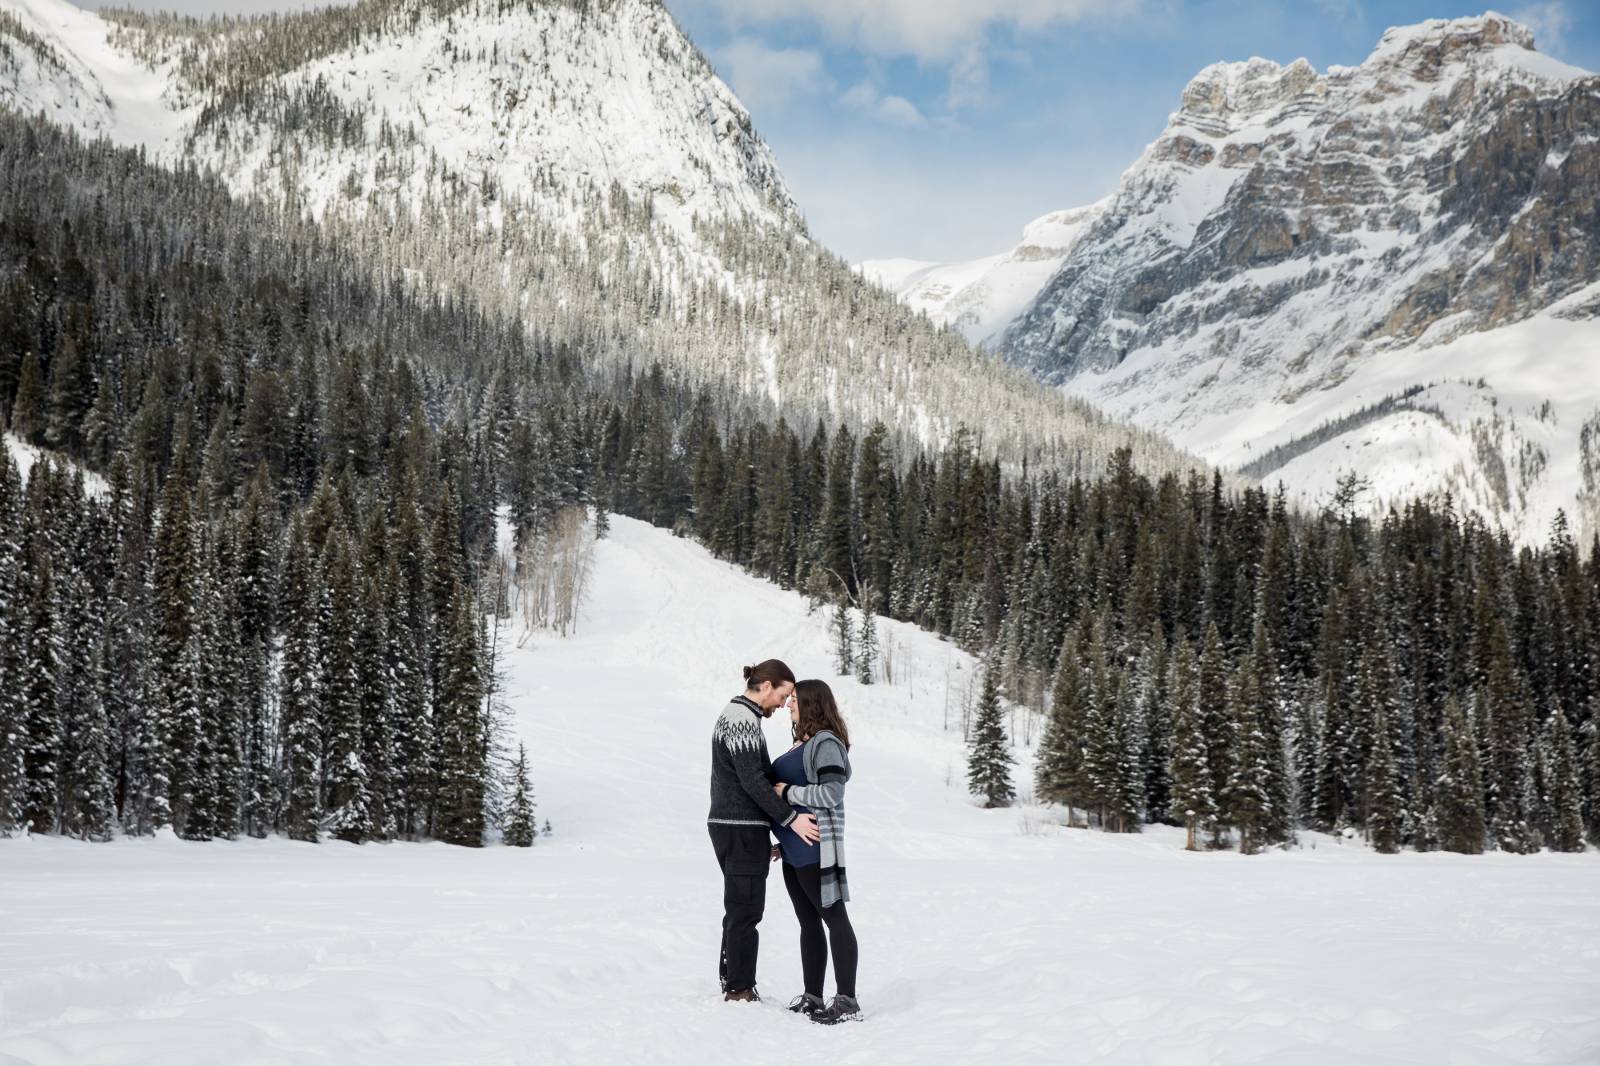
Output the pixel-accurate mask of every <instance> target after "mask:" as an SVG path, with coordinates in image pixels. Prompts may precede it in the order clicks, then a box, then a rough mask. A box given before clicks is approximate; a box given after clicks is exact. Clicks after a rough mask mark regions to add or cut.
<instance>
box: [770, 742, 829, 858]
mask: <svg viewBox="0 0 1600 1066" xmlns="http://www.w3.org/2000/svg"><path fill="white" fill-rule="evenodd" d="M805 751H806V748H805V745H804V744H796V745H795V746H794V747H793V748H790V749H789V750H788V751H786V752H784V753H783V754H782V755H780V756H778V757H777V758H776V759H774V760H772V773H773V776H775V777H776V778H777V779H778V780H779V781H782V782H784V783H785V784H788V785H803V784H805V783H806V758H805ZM795 810H797V811H799V812H800V813H801V814H810V813H811V808H810V807H800V806H796V807H795ZM772 831H773V833H775V834H776V835H777V837H778V847H780V848H782V849H783V861H784V862H786V863H788V864H789V865H790V866H816V865H817V864H818V863H820V862H822V845H821V844H807V843H806V842H805V841H804V840H801V839H800V834H798V833H796V832H795V831H794V830H793V829H790V828H789V827H788V826H786V825H778V824H777V823H776V822H774V823H773V825H772Z"/></svg>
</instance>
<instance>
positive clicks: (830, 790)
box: [783, 740, 846, 808]
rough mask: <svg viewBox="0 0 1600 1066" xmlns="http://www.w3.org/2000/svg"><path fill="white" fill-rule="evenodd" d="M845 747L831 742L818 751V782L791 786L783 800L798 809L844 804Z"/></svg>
mask: <svg viewBox="0 0 1600 1066" xmlns="http://www.w3.org/2000/svg"><path fill="white" fill-rule="evenodd" d="M844 760H845V754H844V746H843V745H841V744H840V743H839V742H838V741H836V740H834V741H829V742H827V743H826V744H823V745H822V746H821V747H820V748H819V749H818V751H817V780H816V781H815V782H813V783H807V784H804V785H791V786H789V787H788V788H786V789H784V790H783V798H784V799H786V800H788V801H789V802H790V803H792V804H794V805H795V806H797V807H812V808H820V807H838V806H841V805H842V804H843V803H844V783H845V777H846V775H845V761H844Z"/></svg>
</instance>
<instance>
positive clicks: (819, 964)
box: [772, 681, 861, 1025]
mask: <svg viewBox="0 0 1600 1066" xmlns="http://www.w3.org/2000/svg"><path fill="white" fill-rule="evenodd" d="M787 703H788V708H789V724H790V728H791V730H792V732H793V735H794V741H795V745H794V747H792V748H790V749H789V750H788V751H787V752H785V753H784V754H783V755H780V756H779V757H778V758H777V759H776V760H775V761H774V762H773V764H772V771H773V776H774V777H775V778H776V779H777V782H776V784H774V785H773V786H772V787H773V788H774V789H775V790H776V791H777V793H778V795H779V797H780V798H782V799H783V800H785V801H787V802H788V803H789V805H790V806H792V807H794V808H796V809H797V810H798V811H800V812H801V813H814V814H815V815H816V820H817V828H818V829H820V830H821V834H822V835H821V839H820V840H818V841H817V842H816V843H814V844H808V843H806V842H805V841H804V840H802V839H801V838H800V837H799V836H797V835H796V834H795V832H794V831H793V829H791V828H789V827H787V826H781V825H778V824H776V823H774V825H773V832H774V833H776V834H777V837H778V846H777V847H775V848H773V849H772V850H773V856H772V857H773V858H774V859H777V858H778V857H779V856H780V855H781V856H782V858H783V884H784V887H785V888H787V889H788V890H789V899H790V901H791V902H793V903H794V914H795V917H796V918H798V919H799V920H800V966H801V970H802V971H803V973H804V975H805V983H806V990H805V994H804V995H802V996H800V997H799V998H798V999H796V1000H795V1001H794V1002H793V1003H791V1004H789V1009H790V1010H792V1011H795V1012H797V1013H800V1014H805V1015H807V1016H809V1017H810V1018H811V1020H812V1021H814V1022H821V1023H822V1024H824V1025H834V1024H836V1023H838V1022H842V1021H847V1020H850V1019H854V1018H858V1017H860V1013H861V1006H860V1004H858V1003H857V1002H856V934H855V930H853V929H852V928H850V916H849V915H848V914H846V913H845V909H844V905H845V901H847V900H848V899H849V898H850V888H849V885H848V883H847V882H846V880H845V868H844V786H845V782H846V781H849V780H850V756H849V754H848V752H849V750H850V734H849V733H848V732H847V731H846V729H845V725H844V719H843V718H842V717H841V716H840V714H839V706H838V704H836V703H835V702H834V700H833V690H832V689H830V688H828V686H827V684H826V683H824V682H822V681H802V682H800V683H799V684H797V685H796V686H795V688H794V695H793V696H792V697H791V698H790V699H789V700H788V701H787ZM824 926H826V928H827V932H826V934H824V932H823V928H824ZM830 942H831V943H832V946H833V977H834V984H835V986H836V987H837V991H838V994H837V995H835V996H834V997H833V1000H832V1001H831V1002H829V1003H828V1004H827V1005H826V1006H824V1005H823V1002H822V979H823V977H824V975H825V974H826V973H827V969H828V946H829V943H830Z"/></svg>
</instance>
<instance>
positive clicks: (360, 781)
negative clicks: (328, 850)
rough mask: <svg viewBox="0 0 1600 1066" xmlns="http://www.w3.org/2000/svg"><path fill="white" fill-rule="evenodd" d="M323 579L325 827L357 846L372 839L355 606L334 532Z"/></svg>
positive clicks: (348, 569)
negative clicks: (325, 601) (325, 603)
mask: <svg viewBox="0 0 1600 1066" xmlns="http://www.w3.org/2000/svg"><path fill="white" fill-rule="evenodd" d="M324 574H325V578H324V580H325V582H326V589H327V599H328V620H327V624H326V625H325V626H323V627H319V636H320V637H321V641H320V647H319V654H318V659H319V661H320V666H321V678H320V683H319V685H318V689H319V692H320V695H321V702H322V723H323V752H324V759H325V764H324V766H325V770H324V780H325V786H326V808H325V809H326V816H325V824H326V827H327V829H328V831H329V832H330V833H332V834H333V835H334V836H336V837H338V838H339V839H340V840H347V841H349V842H350V843H353V844H359V843H361V842H362V841H364V840H366V839H367V838H368V837H370V836H371V835H372V833H373V824H372V809H371V797H370V796H369V794H368V789H367V784H368V782H367V767H366V762H365V760H364V759H363V758H362V755H363V744H362V735H361V726H362V717H361V710H362V708H361V689H360V674H359V667H358V665H357V662H356V626H357V611H358V609H359V604H358V600H357V592H356V588H355V566H354V562H353V560H352V559H351V557H350V545H349V538H348V535H347V534H346V533H345V531H344V530H343V529H335V530H334V531H333V533H332V535H331V536H330V538H329V540H328V547H327V552H326V562H325V564H324Z"/></svg>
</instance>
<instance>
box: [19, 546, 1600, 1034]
mask: <svg viewBox="0 0 1600 1066" xmlns="http://www.w3.org/2000/svg"><path fill="white" fill-rule="evenodd" d="M826 624H827V619H826V618H825V617H824V616H823V615H821V614H819V615H816V616H807V615H806V613H805V610H804V604H803V602H802V601H801V600H800V599H799V598H798V597H797V596H795V595H793V594H790V593H785V592H782V591H780V590H777V589H775V588H773V587H771V586H768V585H766V584H764V583H762V582H758V581H755V580H752V579H750V578H747V577H745V576H744V575H742V574H740V573H739V572H737V571H735V570H734V569H732V568H731V567H728V566H726V565H724V564H722V563H719V562H716V561H714V560H712V559H710V558H709V557H708V556H707V555H706V554H705V553H704V552H703V551H702V550H701V549H699V548H698V547H696V546H695V545H693V544H691V543H688V542H686V541H683V540H677V539H674V538H672V537H671V536H669V535H668V534H666V533H664V532H661V531H657V530H652V529H649V528H648V527H645V526H643V525H641V524H639V523H636V522H632V521H628V520H626V519H622V518H617V519H616V520H615V522H614V525H613V531H612V534H611V537H610V538H609V539H607V540H606V541H604V542H602V543H601V544H600V545H599V550H598V552H597V568H596V571H595V574H594V579H593V585H592V596H591V599H590V603H589V607H588V610H587V611H586V612H585V615H584V619H583V625H582V626H581V627H580V631H579V633H578V635H577V636H575V637H573V638H571V639H568V640H565V641H557V640H554V639H548V638H539V639H536V640H533V641H531V642H529V643H528V644H527V645H526V646H525V647H523V648H521V649H518V650H516V651H515V652H513V653H512V655H511V661H510V666H509V669H510V673H511V679H510V680H511V692H510V695H511V699H512V701H513V704H514V707H515V709H516V721H517V725H518V728H519V731H520V732H521V734H522V736H523V737H524V738H525V739H526V741H527V743H528V746H529V751H530V757H531V759H532V761H533V764H534V779H535V785H536V788H537V791H538V801H539V812H538V813H539V816H540V818H541V819H544V818H546V817H548V818H549V819H550V821H551V822H552V823H553V825H554V828H555V833H554V835H553V836H552V837H549V838H545V839H541V841H540V842H539V844H538V846H537V847H535V848H533V849H530V850H518V849H511V848H502V847H490V848H485V849H483V850H481V851H468V850H464V849H459V848H451V847H448V846H446V845H389V846H370V845H369V846H366V847H355V846H351V845H345V844H339V843H336V842H328V843H323V844H321V845H308V844H297V843H291V842H289V841H285V840H269V841H253V840H246V841H239V842H235V843H211V844H188V843H184V842H180V841H177V840H173V839H161V840H155V841H149V840H139V841H118V842H116V843H113V844H109V845H86V844H79V843H74V842H71V841H63V840H58V839H47V838H35V839H31V840H26V841H4V842H0V1063H3V1064H14V1063H29V1064H38V1066H55V1064H65V1063H74V1064H76V1063H146V1062H150V1063H156V1062H159V1063H161V1064H163V1066H180V1064H186V1063H197V1064H198V1063H206V1064H212V1063H269V1062H270V1063H314V1062H336V1063H341V1064H346V1063H427V1064H430V1066H431V1064H438V1063H474V1064H483V1063H540V1064H542V1063H569V1062H571V1063H577V1062H581V1063H586V1064H587V1063H619V1064H620V1063H626V1064H634V1063H690V1062H694V1063H716V1062H734V1061H740V1062H773V1061H777V1060H779V1059H782V1060H783V1061H786V1062H808V1061H830V1062H838V1063H871V1064H877V1063H902V1062H903V1063H918V1064H929V1063H940V1062H956V1061H962V1062H966V1061H980V1062H994V1063H1007V1064H1010V1063H1032V1062H1039V1063H1062V1062H1084V1063H1088V1062H1094V1063H1119V1064H1120V1063H1129V1064H1135V1063H1136V1064H1145V1063H1149V1064H1156V1066H1191V1064H1194V1066H1198V1064H1210V1063H1216V1064H1223V1063H1226V1064H1229V1066H1234V1064H1248V1063H1271V1064H1273V1066H1289V1064H1313V1063H1315V1064H1329V1066H1350V1064H1357V1063H1361V1064H1366V1063H1396V1064H1400V1063H1404V1064H1408V1066H1412V1064H1419V1063H1427V1064H1434V1063H1437V1064H1450V1066H1478V1064H1491V1063H1566V1064H1574V1066H1576V1064H1580V1063H1587V1064H1593V1063H1595V1062H1596V1061H1600V1008H1597V1007H1596V1004H1597V1003H1600V940H1597V939H1596V937H1595V930H1596V929H1597V928H1600V891H1597V890H1600V856H1596V855H1595V854H1594V853H1593V852H1590V853H1589V854H1586V855H1576V856H1564V855H1543V856H1538V857H1534V858H1513V857H1507V856H1496V855H1490V856H1484V857H1479V858H1466V857H1460V856H1448V855H1403V856H1397V857H1382V856H1377V855H1374V854H1373V853H1371V852H1369V851H1367V850H1366V849H1365V848H1363V847H1362V846H1360V845H1359V844H1354V843H1347V844H1340V843H1338V842H1336V841H1334V840H1332V839H1330V838H1327V837H1307V839H1306V845H1307V846H1306V847H1305V848H1303V849H1302V850H1300V851H1296V852H1290V853H1274V854H1269V855H1264V856H1258V857H1254V858H1248V859H1246V858H1242V857H1240V856H1238V855H1236V854H1233V853H1226V854H1187V853H1185V852H1183V851H1182V850H1181V838H1180V837H1179V835H1178V834H1176V833H1173V832H1167V831H1153V832H1147V833H1145V834H1143V835H1140V836H1135V837H1109V836H1104V835H1100V834H1097V833H1089V832H1086V831H1081V830H1067V829H1064V828H1060V827H1058V826H1055V825H1051V824H1047V822H1048V818H1049V816H1048V815H1047V814H1046V812H1042V811H1039V810H1037V809H1032V808H1023V809H1011V810H999V811H983V810H980V809H978V808H977V807H975V806H974V805H973V804H972V802H971V801H969V800H968V799H967V797H966V796H965V793H964V789H963V788H962V787H961V778H962V752H961V748H960V744H959V737H960V733H959V724H958V723H959V706H958V703H959V701H958V700H956V701H952V702H951V713H952V723H953V725H954V731H953V732H945V731H944V730H943V729H942V725H943V719H944V715H945V711H946V706H947V704H946V698H945V692H946V688H947V685H949V686H953V687H954V688H955V689H957V690H958V691H959V690H961V689H962V688H963V687H964V686H965V685H966V683H967V681H968V680H969V679H970V678H971V676H972V675H971V663H970V661H969V660H967V659H966V658H965V657H964V656H961V655H959V654H958V653H955V652H953V651H952V650H951V649H950V648H949V646H948V645H946V644H942V643H940V642H939V641H938V640H936V639H934V638H931V637H929V636H928V635H927V634H923V633H920V632H918V631H916V630H915V629H911V628H907V627H903V626H890V625H885V626H884V629H883V632H884V636H885V638H886V643H887V644H888V645H889V646H890V647H891V648H892V649H893V653H894V657H895V661H894V669H895V672H896V678H897V680H896V683H895V684H893V685H882V686H874V687H873V688H870V689H863V688H860V687H858V686H857V685H855V684H854V683H853V682H847V681H840V682H839V683H837V684H836V685H835V690H836V692H838V694H839V696H840V699H841V703H842V705H843V708H844V710H845V713H846V715H847V716H848V718H849V721H850V724H851V728H852V733H853V739H854V741H855V747H854V751H853V752H852V758H853V761H854V763H855V778H854V780H853V781H852V783H851V785H850V800H849V803H850V834H851V838H850V839H851V843H850V854H851V860H852V862H851V886H852V890H853V891H854V893H855V897H856V898H855V900H854V901H852V903H851V904H850V908H851V911H852V914H853V916H854V919H855V924H856V928H857V932H858V934H859V937H860V941H861V952H862V956H861V957H862V962H861V974H860V998H861V1001H862V1003H863V1005H864V1007H865V1011H866V1014H867V1019H866V1021H865V1022H863V1023H862V1024H858V1025H847V1026H840V1027H838V1028H835V1029H826V1028H823V1027H820V1026H813V1025H810V1024H809V1023H807V1022H804V1021H802V1020H800V1019H798V1018H796V1017H794V1016H792V1015H790V1014H787V1013H785V1012H784V1011H783V1010H782V1009H781V1007H782V1004H784V1003H786V1002H787V1001H788V999H789V998H790V997H792V996H793V995H795V994H797V993H798V992H799V991H800V983H799V973H800V971H799V958H798V948H797V944H796V936H795V924H794V918H793V915H792V913H791V911H790V909H789V904H788V900H787V898H786V897H785V896H784V893H783V889H782V883H781V881H780V880H779V879H778V878H777V877H776V876H774V877H773V879H772V880H771V882H770V883H769V887H768V915H767V919H766V921H765V922H764V923H763V925H762V934H763V935H762V953H761V967H760V988H761V990H762V991H763V992H764V993H765V995H766V996H767V1000H766V1001H765V1002H763V1003H761V1004H758V1005H742V1004H740V1005H732V1004H724V1003H722V1002H721V1001H720V998H719V995H718V991H717V985H716V976H715V968H716V948H717V930H718V921H719V917H720V883H719V880H718V877H717V872H716V866H715V863H714V861H713V859H712V856H711V849H710V845H709V843H708V840H707V837H706V832H705V829H704V827H703V819H704V816H705V806H706V775H707V760H708V757H709V752H708V741H709V737H710V731H711V724H712V721H713V719H714V718H715V715H716V713H717V711H718V710H719V709H720V706H721V704H722V702H723V701H724V700H725V699H726V698H727V697H728V696H730V695H732V694H733V692H734V691H735V690H736V689H737V687H738V685H737V679H738V677H739V672H738V671H739V667H740V666H741V665H742V664H744V663H745V662H749V661H753V660H755V659H759V658H761V657H764V656H766V655H769V654H779V655H782V656H784V657H785V658H787V659H788V660H789V661H790V663H791V664H792V665H794V666H795V667H796V669H797V671H798V672H799V673H800V674H801V675H802V676H806V675H824V676H825V675H826V674H827V672H828V655H827V645H828V641H827V635H826ZM1016 724H1017V728H1018V733H1019V737H1020V735H1021V733H1022V725H1023V723H1022V719H1021V718H1020V717H1019V718H1018V719H1017V722H1016ZM768 735H769V744H770V746H771V747H772V748H773V750H774V753H776V752H778V751H781V750H782V749H783V747H784V745H785V742H784V739H783V732H782V731H781V730H780V728H779V725H778V723H777V722H776V721H774V722H772V723H769V728H768ZM1018 754H1019V759H1020V760H1021V761H1022V763H1023V768H1024V769H1025V768H1026V767H1027V765H1028V763H1029V760H1028V757H1027V753H1026V752H1024V751H1019V753H1018ZM1023 776H1025V775H1023ZM1313 844H1314V845H1315V846H1314V847H1312V846H1311V845H1313ZM828 991H829V993H830V994H831V992H832V985H831V978H830V985H829V988H828Z"/></svg>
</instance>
